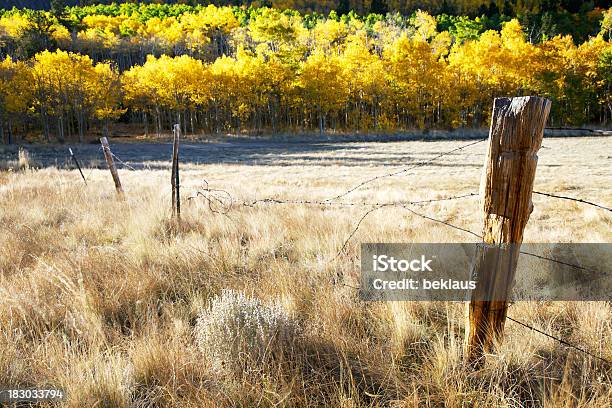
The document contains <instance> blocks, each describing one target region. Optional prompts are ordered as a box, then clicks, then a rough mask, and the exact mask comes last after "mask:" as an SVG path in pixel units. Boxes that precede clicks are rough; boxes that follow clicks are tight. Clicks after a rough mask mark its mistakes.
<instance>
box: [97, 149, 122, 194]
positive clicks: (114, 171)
mask: <svg viewBox="0 0 612 408" xmlns="http://www.w3.org/2000/svg"><path fill="white" fill-rule="evenodd" d="M100 143H102V151H103V152H104V158H105V159H106V164H107V165H108V169H109V170H110V172H111V175H112V176H113V181H114V182H115V189H116V190H117V194H118V195H119V196H120V197H121V198H123V187H121V180H119V173H117V167H116V166H115V161H114V160H113V154H112V153H111V149H110V146H109V145H108V139H107V138H106V137H102V138H100Z"/></svg>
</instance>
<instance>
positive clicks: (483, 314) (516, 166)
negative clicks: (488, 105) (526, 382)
mask: <svg viewBox="0 0 612 408" xmlns="http://www.w3.org/2000/svg"><path fill="white" fill-rule="evenodd" d="M550 105H551V104H550V101H549V100H547V99H544V98H539V97H533V96H525V97H519V98H496V99H495V102H494V104H493V114H492V119H491V129H490V132H489V148H488V155H487V158H486V162H485V166H484V172H483V176H482V180H481V184H480V194H481V200H482V203H483V210H484V227H483V241H484V242H483V244H482V245H481V246H479V248H478V250H477V251H476V255H475V258H474V264H473V267H472V268H473V269H472V275H473V276H474V277H475V278H476V279H477V284H476V289H475V290H474V291H472V294H471V301H470V304H469V308H468V321H467V322H466V323H467V324H466V337H465V339H466V342H465V356H466V359H467V360H468V361H470V362H472V363H473V362H477V361H479V360H480V359H481V357H482V356H483V355H484V353H485V352H487V351H488V350H490V349H491V347H492V346H493V344H494V342H495V341H496V340H501V339H502V336H503V330H504V322H505V320H506V312H507V309H508V296H509V294H510V291H511V290H512V286H513V281H514V273H515V269H516V263H517V261H518V255H519V248H520V244H521V242H522V241H523V231H524V229H525V226H526V224H527V221H528V219H529V215H530V214H531V211H532V210H533V205H532V203H531V193H532V190H533V181H534V177H535V171H536V166H537V162H538V156H537V152H538V150H539V149H540V146H541V145H542V138H543V135H544V126H545V123H546V120H547V118H548V113H549V112H550Z"/></svg>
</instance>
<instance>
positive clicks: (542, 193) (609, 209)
mask: <svg viewBox="0 0 612 408" xmlns="http://www.w3.org/2000/svg"><path fill="white" fill-rule="evenodd" d="M533 194H537V195H541V196H545V197H552V198H559V199H562V200H570V201H576V202H579V203H583V204H587V205H592V206H593V207H598V208H601V209H603V210H606V211H610V212H612V208H610V207H606V206H604V205H601V204H597V203H594V202H592V201H587V200H583V199H582V198H574V197H567V196H561V195H556V194H552V193H544V192H542V191H534V192H533Z"/></svg>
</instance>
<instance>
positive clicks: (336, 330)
mask: <svg viewBox="0 0 612 408" xmlns="http://www.w3.org/2000/svg"><path fill="white" fill-rule="evenodd" d="M463 143H465V142H427V143H425V142H402V143H385V144H374V143H373V144H353V145H350V146H351V149H350V150H334V151H317V152H312V153H311V154H310V155H308V157H305V156H304V155H302V156H300V157H296V158H293V159H292V157H281V158H278V163H277V164H274V163H270V161H269V160H267V161H266V164H265V165H257V164H256V163H253V164H252V165H248V164H241V165H238V164H216V165H200V166H196V165H189V164H186V165H185V166H183V172H182V180H183V194H184V197H187V196H189V195H191V194H193V193H194V192H195V190H196V188H197V186H198V185H199V184H200V182H201V180H202V178H206V179H207V180H208V181H209V183H210V185H211V186H212V187H222V188H225V189H227V190H228V191H229V192H231V193H232V195H234V196H235V197H236V198H238V199H253V198H261V197H269V196H278V197H283V198H304V197H307V198H309V199H317V198H327V197H329V196H333V195H335V194H337V193H339V192H341V191H343V190H346V189H347V188H348V187H350V186H351V185H353V184H354V183H355V182H356V181H360V180H362V179H365V178H368V177H370V176H373V175H377V174H381V173H386V172H390V171H392V170H394V169H397V168H401V167H402V166H403V165H406V164H408V163H411V162H412V161H414V160H422V159H426V158H430V157H433V156H434V155H435V154H436V153H438V152H441V151H445V150H450V149H452V148H454V147H456V146H459V145H461V144H463ZM544 145H545V146H546V148H545V149H543V150H541V152H540V163H539V167H538V174H537V177H536V189H537V190H542V191H551V192H563V193H565V194H567V195H572V196H576V197H583V198H586V197H588V198H589V199H592V200H593V201H597V202H601V203H607V204H608V205H609V204H610V203H611V202H612V192H611V190H610V182H611V180H612V176H611V174H610V167H609V159H610V158H609V153H606V152H610V150H611V147H612V146H611V145H612V139H609V138H608V139H606V138H590V139H584V138H583V139H547V140H545V143H544ZM483 155H484V145H478V146H474V147H473V148H470V149H469V150H466V151H463V152H459V153H458V154H456V155H452V156H449V157H445V158H444V159H443V160H440V161H439V162H436V163H437V165H435V166H427V167H421V168H419V169H417V170H415V171H414V172H411V173H410V174H409V175H408V176H403V177H393V178H388V179H383V180H381V181H379V182H376V183H372V184H369V185H368V186H367V188H363V189H361V190H358V191H356V192H354V193H353V194H351V195H350V196H348V197H346V198H345V200H346V201H359V200H361V201H379V202H380V201H392V200H398V199H423V198H436V197H443V196H446V195H454V194H461V193H464V192H472V191H477V189H478V183H479V176H480V168H481V166H482V163H483V160H484V158H483ZM287 163H291V164H292V165H291V166H286V165H285V164H287ZM387 163H392V166H386V165H385V164H387ZM86 174H90V175H91V176H90V181H89V185H88V186H87V187H86V186H84V185H83V183H82V181H81V180H80V176H79V174H78V173H77V172H76V171H66V170H57V169H43V170H38V171H35V170H25V171H21V172H11V173H7V172H4V173H0V198H1V200H0V229H1V234H0V326H1V327H2V331H1V332H0V384H2V385H3V386H11V387H17V386H19V387H34V386H36V387H42V386H56V387H62V388H64V389H65V390H66V391H67V395H68V397H67V399H66V401H65V406H68V407H89V406H99V407H141V406H142V407H144V406H169V407H206V406H211V407H212V406H321V405H329V406H339V407H367V406H393V407H395V406H416V405H422V406H432V407H442V406H448V407H464V406H495V407H519V406H562V407H566V406H567V407H609V406H610V404H611V403H612V385H611V381H612V368H611V367H609V366H606V365H605V364H604V363H601V362H598V361H596V360H594V359H591V358H588V357H585V356H584V355H582V354H580V353H576V352H574V351H572V350H568V349H567V348H565V347H564V346H562V345H560V344H558V343H556V342H554V341H552V340H550V339H548V338H546V337H542V336H541V335H539V334H537V333H533V332H530V331H526V330H525V329H524V328H522V327H520V326H517V325H515V324H513V323H511V322H509V323H508V325H507V338H506V341H505V343H504V344H502V345H500V346H499V348H498V352H497V353H496V354H495V355H491V356H489V358H488V360H487V363H486V365H485V366H484V367H482V368H480V369H478V370H471V369H469V368H467V367H465V366H464V365H463V363H462V359H461V344H462V339H463V318H464V315H463V312H464V309H463V306H462V305H461V304H457V303H416V302H415V303H413V302H390V303H376V302H373V303H364V302H363V301H361V300H360V299H359V298H358V296H357V295H356V293H355V291H354V290H353V289H351V288H350V287H347V286H342V285H337V284H334V281H335V278H336V277H337V276H338V275H340V276H342V277H343V279H344V280H345V282H348V283H350V284H355V279H356V278H357V277H358V271H359V253H358V250H359V245H358V244H359V242H364V241H369V242H377V241H380V242H455V241H456V242H469V241H470V240H471V239H472V238H471V237H470V236H469V235H468V236H466V235H465V234H464V233H461V232H460V231H455V230H451V229H448V228H446V227H444V226H442V225H439V224H435V223H431V222H430V221H427V220H424V219H420V218H415V217H414V216H411V215H410V213H408V212H406V211H405V210H401V209H393V208H389V209H381V210H379V211H376V212H374V213H372V214H371V216H369V217H368V218H367V219H366V220H365V221H364V223H363V225H362V227H361V228H360V230H359V231H358V232H357V234H356V235H355V237H354V239H353V240H352V241H351V243H350V244H349V246H348V248H347V252H346V254H344V255H342V256H340V257H338V258H335V255H336V253H337V251H338V249H339V248H340V247H341V246H342V243H343V241H344V239H345V238H346V237H347V235H348V234H349V232H350V230H351V229H352V227H353V226H354V223H355V220H356V219H357V218H359V217H360V216H361V215H362V214H363V212H364V211H365V210H364V209H363V208H359V207H355V208H353V207H351V208H326V209H320V208H316V207H304V206H295V205H265V204H263V205H260V206H256V207H254V208H249V207H240V208H238V207H236V208H234V209H233V210H232V211H231V212H230V213H229V214H227V216H225V215H221V214H215V213H211V212H210V211H209V209H208V207H207V205H206V203H205V202H204V201H203V200H201V199H199V200H190V201H185V203H184V206H183V219H182V222H181V224H180V226H178V227H177V226H176V225H174V224H173V223H172V222H170V221H169V215H170V209H169V203H170V190H169V174H168V172H167V171H144V170H143V171H137V172H131V171H127V170H121V171H120V175H121V177H122V180H123V184H124V187H125V189H126V196H127V200H126V201H125V202H122V201H119V200H117V199H116V197H115V194H114V190H113V187H112V184H111V182H110V176H109V174H108V173H107V172H106V171H102V170H93V171H92V172H91V173H90V171H89V170H86ZM534 204H535V211H534V213H533V214H532V217H531V221H530V223H529V225H528V227H527V231H526V234H525V237H526V240H527V241H530V242H610V241H611V238H612V236H611V234H610V231H611V228H610V227H611V224H612V217H610V215H609V213H607V212H605V211H600V210H597V209H594V208H591V207H588V206H584V205H580V204H578V203H573V202H568V201H560V200H553V199H548V198H543V197H537V196H536V197H534ZM421 209H422V211H423V212H426V213H428V214H432V215H435V216H437V217H438V218H441V219H444V220H446V221H449V222H452V223H455V224H458V225H460V226H463V227H465V228H468V229H471V230H476V231H478V230H479V225H480V223H481V220H480V217H479V207H478V203H477V200H475V199H465V200H461V201H451V202H441V203H436V204H429V205H426V206H423V207H422V208H421ZM223 289H233V290H237V291H243V292H244V293H246V294H247V295H248V296H252V297H255V298H258V299H261V300H262V301H263V302H265V303H266V304H276V305H277V306H276V307H282V311H283V312H282V314H283V315H286V316H289V317H290V318H291V321H292V322H295V324H296V325H297V326H299V330H296V331H295V333H296V334H295V336H294V338H293V339H291V340H290V341H287V340H284V342H283V347H282V352H281V353H276V354H275V355H274V358H271V359H270V358H269V359H263V360H262V359H255V360H254V364H258V367H257V368H258V369H257V370H255V371H250V373H251V374H250V375H249V374H248V373H246V372H245V373H243V374H242V375H241V374H240V373H234V374H228V373H227V372H226V373H225V374H219V372H218V370H216V369H215V361H214V358H213V357H214V356H211V355H209V354H207V352H206V350H208V349H207V348H206V347H205V348H199V347H198V343H197V341H196V337H197V336H196V334H195V332H194V328H195V326H196V322H197V320H198V317H199V316H200V314H201V313H202V312H203V311H205V310H207V308H208V307H209V305H210V302H211V300H212V299H214V297H215V296H216V295H219V294H220V293H221V292H222V290H223ZM511 314H512V316H514V317H516V318H519V319H522V320H523V321H527V322H530V323H532V324H535V325H537V326H538V327H541V328H544V329H546V330H550V331H551V332H555V333H558V334H559V333H561V334H563V336H564V337H565V338H566V339H568V340H569V341H572V342H575V343H578V344H581V345H582V346H584V347H585V348H588V349H590V350H592V351H593V352H595V353H597V354H601V355H602V356H604V357H606V358H607V359H612V326H611V323H610V322H611V321H612V307H611V306H610V304H605V303H589V302H583V303H569V302H565V303H562V302H558V303H542V304H525V303H521V304H516V305H514V306H512V308H511ZM220 338H223V337H222V336H220ZM274 338H275V337H274V336H271V337H270V339H272V341H274V340H273V339H274ZM208 341H209V342H211V341H212V340H211V339H210V338H209V339H208ZM213 343H214V342H213ZM211 344H212V343H211ZM271 346H274V345H271ZM277 346H278V345H277ZM243 357H244V358H249V356H248V353H239V355H237V356H235V358H236V359H237V360H238V361H239V362H240V359H241V358H243ZM243 363H244V362H243ZM252 363H253V362H252ZM254 373H256V374H254Z"/></svg>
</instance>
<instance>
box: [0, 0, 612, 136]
mask: <svg viewBox="0 0 612 408" xmlns="http://www.w3.org/2000/svg"><path fill="white" fill-rule="evenodd" d="M432 3H433V2H432ZM472 3H474V2H472ZM56 6H57V4H56ZM590 13H591V14H592V16H591V17H592V20H593V21H592V22H591V23H590V25H589V27H590V28H589V29H590V30H591V31H592V34H588V35H586V34H585V35H586V37H585V38H584V39H578V38H576V37H575V36H572V35H569V34H565V35H564V34H554V35H553V34H551V33H550V32H548V31H545V30H540V31H538V32H536V31H534V30H532V29H530V28H529V27H528V26H525V25H523V24H521V21H520V19H516V18H513V19H511V18H510V17H507V16H505V15H495V16H493V17H488V16H486V15H484V16H477V17H474V18H470V17H467V16H453V15H449V14H439V15H437V16H433V15H431V14H430V13H427V12H425V11H417V12H414V13H412V14H408V15H402V14H399V13H387V14H384V15H383V14H368V15H364V16H360V15H359V14H357V13H355V12H349V13H347V14H338V13H336V12H331V13H329V14H327V15H322V14H302V13H300V12H298V11H295V10H284V11H282V10H278V9H274V8H267V7H262V8H257V7H249V8H245V7H216V6H214V5H208V6H201V5H196V6H190V5H144V4H133V3H131V4H121V5H117V4H114V5H96V6H86V7H67V8H64V7H54V8H52V9H51V10H50V11H37V10H31V9H27V10H17V9H13V10H3V11H0V58H1V60H0V138H1V140H2V141H3V142H5V143H8V142H12V141H15V140H19V139H29V140H40V139H45V140H48V141H68V140H81V141H83V140H85V139H86V136H87V134H88V133H89V131H90V130H92V128H96V129H101V130H103V129H106V128H107V126H108V124H110V123H112V122H122V123H128V124H133V125H138V126H141V129H142V131H143V132H144V133H153V132H162V131H163V130H164V129H166V130H167V129H169V127H170V125H171V124H172V123H175V122H179V123H181V124H182V126H183V127H184V130H185V131H186V132H189V133H216V132H245V131H248V132H280V131H300V132H301V131H310V130H319V131H326V130H335V131H398V130H403V129H414V128H418V129H430V128H455V127H463V126H474V127H478V126H483V125H486V123H487V121H488V116H489V114H490V108H491V101H492V99H493V98H494V97H496V96H512V95H525V94H532V95H541V96H545V97H547V98H550V99H552V100H553V112H552V114H551V124H552V125H583V124H589V123H597V124H599V125H604V126H607V125H609V124H610V123H611V122H612V42H611V33H612V9H608V10H603V9H593V10H592V11H591V12H590ZM551 24H552V25H554V24H553V22H551Z"/></svg>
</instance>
